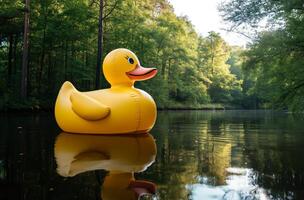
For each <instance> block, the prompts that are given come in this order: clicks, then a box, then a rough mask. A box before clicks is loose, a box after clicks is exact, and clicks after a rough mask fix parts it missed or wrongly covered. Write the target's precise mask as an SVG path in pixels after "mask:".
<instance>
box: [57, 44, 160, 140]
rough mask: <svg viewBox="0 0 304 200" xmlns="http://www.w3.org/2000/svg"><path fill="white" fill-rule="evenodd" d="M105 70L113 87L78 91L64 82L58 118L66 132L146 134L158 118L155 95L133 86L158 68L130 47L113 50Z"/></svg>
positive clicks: (58, 99) (104, 67) (105, 61)
mask: <svg viewBox="0 0 304 200" xmlns="http://www.w3.org/2000/svg"><path fill="white" fill-rule="evenodd" d="M103 73H104V75H105V78H106V79H107V81H108V82H109V83H110V84H111V88H109V89H102V90H95V91H90V92H79V91H78V90H77V89H76V88H75V87H74V86H73V85H72V84H71V83H70V82H65V83H64V84H63V85H62V87H61V89H60V91H59V94H58V97H57V100H56V104H55V118H56V121H57V123H58V125H59V127H60V128H61V129H62V130H64V131H65V132H71V133H88V134H125V133H146V132H148V131H149V130H151V129H152V128H153V126H154V123H155V120H156V105H155V102H154V100H153V98H152V97H151V96H150V95H149V94H148V93H146V92H145V91H143V90H140V89H137V88H134V82H135V81H142V80H147V79H150V78H153V77H154V76H155V75H156V73H157V69H155V68H144V67H142V66H141V65H140V62H139V60H138V58H137V57H136V55H135V54H134V53H133V52H131V51H130V50H127V49H116V50H113V51H112V52H110V53H109V54H108V55H107V56H106V57H105V59H104V62H103Z"/></svg>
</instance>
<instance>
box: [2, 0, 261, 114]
mask: <svg viewBox="0 0 304 200" xmlns="http://www.w3.org/2000/svg"><path fill="white" fill-rule="evenodd" d="M100 2H102V4H103V5H102V6H100ZM100 7H102V9H103V10H102V11H103V12H102V13H101V14H102V19H103V21H102V25H103V31H102V58H103V57H104V56H105V55H106V54H107V53H108V52H110V51H111V50H113V49H115V48H121V47H123V48H128V49H130V50H132V51H134V52H135V53H136V54H137V55H138V57H139V59H140V61H141V63H142V65H143V66H148V67H157V68H158V69H159V74H158V75H157V76H156V77H155V78H154V79H152V80H149V81H145V82H139V83H137V87H139V88H142V89H144V90H146V91H147V92H149V93H150V94H151V95H152V96H153V97H154V98H155V100H156V102H157V104H158V106H159V107H160V108H174V107H187V108H199V107H200V106H201V105H206V104H209V103H219V104H233V105H239V106H243V105H245V106H247V107H255V106H256V102H255V101H251V100H250V99H249V100H248V101H247V102H249V103H247V104H245V103H244V99H246V98H248V97H247V96H246V95H247V94H245V93H244V92H243V88H242V86H243V85H244V83H243V79H244V73H243V71H242V63H243V60H244V58H243V56H242V52H243V49H242V48H239V47H231V46H229V45H228V44H227V43H226V42H225V41H224V40H223V39H222V38H221V37H220V35H219V34H218V33H215V32H210V33H209V35H208V36H207V37H203V36H201V35H199V34H198V33H197V32H196V31H195V29H194V27H193V25H192V24H191V23H190V21H189V20H188V19H187V17H183V16H176V15H175V14H174V11H173V8H172V5H170V3H169V2H168V1H167V0H141V1H135V0H123V1H122V0H103V1H97V0H60V1H59V0H44V1H38V0H31V1H30V10H29V14H30V23H29V25H30V32H29V49H28V60H27V62H28V74H27V77H26V78H27V95H26V96H27V97H26V98H21V75H22V73H21V71H22V70H21V69H22V68H21V66H22V51H23V46H24V44H23V33H24V28H23V27H24V15H25V12H27V10H26V9H25V5H24V1H23V0H2V1H1V4H0V77H1V78H0V109H9V108H51V107H52V106H53V105H54V102H55V99H56V95H57V93H58V90H59V88H60V86H61V84H62V83H63V82H64V81H65V80H69V81H71V82H73V84H75V85H76V87H77V88H78V89H79V90H83V91H84V90H93V89H94V88H95V85H96V83H98V82H96V81H98V80H97V79H96V75H98V76H99V75H100V76H102V74H101V72H99V73H98V74H96V65H97V64H96V60H97V43H98V42H97V40H98V25H99V14H100ZM247 62H248V61H246V63H247ZM247 79H248V78H247V77H246V79H244V80H246V81H247V82H248V80H247ZM247 82H246V83H247ZM97 85H98V84H97ZM101 85H102V88H105V87H108V86H109V85H108V83H107V82H106V81H105V79H104V78H103V77H101ZM246 92H247V91H246ZM249 98H251V99H254V98H255V97H249Z"/></svg>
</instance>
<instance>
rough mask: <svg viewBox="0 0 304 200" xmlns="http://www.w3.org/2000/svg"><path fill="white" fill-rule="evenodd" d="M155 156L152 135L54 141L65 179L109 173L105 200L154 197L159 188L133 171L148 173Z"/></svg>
mask: <svg viewBox="0 0 304 200" xmlns="http://www.w3.org/2000/svg"><path fill="white" fill-rule="evenodd" d="M155 157H156V144H155V140H154V138H153V136H152V135H151V134H149V133H147V134H141V135H123V136H122V135H77V134H69V133H64V132H63V133H61V134H60V135H58V136H57V138H56V142H55V158H56V163H57V173H58V174H59V175H61V176H63V177H72V176H75V175H77V174H80V173H83V172H87V171H93V170H100V169H103V170H106V171H109V173H108V175H107V176H106V177H105V178H104V180H103V185H102V187H101V198H102V199H103V200H116V199H117V200H118V199H126V200H129V199H130V200H131V199H139V198H140V197H141V196H144V195H155V192H156V186H155V184H154V183H151V182H148V181H140V180H135V178H134V172H142V171H144V170H146V169H147V168H148V167H149V166H150V165H151V164H152V163H153V162H154V161H155Z"/></svg>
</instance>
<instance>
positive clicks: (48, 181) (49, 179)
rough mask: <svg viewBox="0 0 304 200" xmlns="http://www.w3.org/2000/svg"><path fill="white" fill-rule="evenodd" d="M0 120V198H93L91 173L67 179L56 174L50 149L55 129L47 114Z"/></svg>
mask: <svg viewBox="0 0 304 200" xmlns="http://www.w3.org/2000/svg"><path fill="white" fill-rule="evenodd" d="M50 121H51V123H50ZM0 123H1V124H0V132H1V148H0V160H2V161H3V163H4V164H3V165H2V167H3V168H2V169H1V171H3V174H5V176H3V177H1V179H0V188H1V189H0V194H1V195H0V196H1V198H0V199H2V198H3V199H10V200H15V199H16V200H17V199H18V200H19V199H20V200H22V199H24V200H44V199H58V200H61V199H62V200H63V199H72V198H73V199H79V200H81V199H96V195H99V193H100V186H99V183H98V181H97V179H96V176H95V174H94V173H92V172H91V173H87V174H82V175H79V176H78V177H75V178H68V179H63V178H61V177H60V176H59V175H57V173H56V170H55V169H56V164H55V160H54V156H53V152H54V149H53V148H54V139H55V136H56V134H57V133H59V130H58V128H57V127H56V126H54V124H55V122H54V121H53V118H50V115H48V114H45V115H44V114H39V115H35V114H34V115H33V114H30V115H29V114H27V115H25V116H21V117H19V118H18V117H16V116H15V115H14V116H11V115H8V116H4V117H0ZM18 127H19V128H18ZM2 195H5V196H2Z"/></svg>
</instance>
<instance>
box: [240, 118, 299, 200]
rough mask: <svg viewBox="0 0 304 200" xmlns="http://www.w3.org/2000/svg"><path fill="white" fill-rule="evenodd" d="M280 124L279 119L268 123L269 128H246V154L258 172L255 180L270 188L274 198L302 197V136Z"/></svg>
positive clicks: (251, 165) (250, 163)
mask: <svg viewBox="0 0 304 200" xmlns="http://www.w3.org/2000/svg"><path fill="white" fill-rule="evenodd" d="M284 123H286V122H284ZM281 125H282V124H281V123H280V121H276V122H274V123H271V124H269V123H268V124H267V129H268V130H267V131H263V130H264V127H263V128H261V130H259V129H257V130H256V131H255V132H247V133H246V134H245V135H246V137H245V143H246V146H247V148H246V149H245V152H244V154H246V155H248V162H249V166H250V167H252V168H253V169H254V170H255V171H256V173H257V177H256V184H258V185H259V186H261V187H264V188H265V189H269V193H270V194H271V195H272V196H273V197H274V198H275V199H289V198H292V199H303V198H304V192H303V188H304V160H303V153H304V151H303V146H302V144H303V142H304V140H303V136H301V137H299V134H301V133H295V132H290V131H288V130H284V128H280V126H281ZM285 129H286V128H285ZM295 131H296V130H295ZM295 140H298V141H295Z"/></svg>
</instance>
